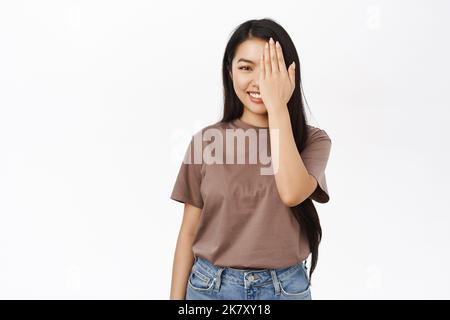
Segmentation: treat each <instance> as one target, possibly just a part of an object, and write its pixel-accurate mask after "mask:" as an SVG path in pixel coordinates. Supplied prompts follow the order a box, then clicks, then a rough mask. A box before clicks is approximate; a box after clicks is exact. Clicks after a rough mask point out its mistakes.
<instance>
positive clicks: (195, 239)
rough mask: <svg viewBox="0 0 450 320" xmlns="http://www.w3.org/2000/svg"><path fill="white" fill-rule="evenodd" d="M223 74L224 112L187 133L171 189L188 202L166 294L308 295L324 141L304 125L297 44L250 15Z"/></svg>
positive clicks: (323, 196) (323, 193)
mask: <svg viewBox="0 0 450 320" xmlns="http://www.w3.org/2000/svg"><path fill="white" fill-rule="evenodd" d="M222 76H223V83H224V95H225V96H224V113H223V117H222V119H221V120H220V121H218V122H216V123H214V124H211V125H209V126H207V127H205V128H203V129H201V130H200V131H199V132H197V133H196V134H194V135H193V137H192V139H191V142H190V144H189V147H188V150H187V152H186V156H185V158H184V160H183V163H182V164H181V167H180V171H179V173H178V176H177V179H176V182H175V185H174V188H173V191H172V194H171V199H173V200H176V201H179V202H182V203H184V204H185V206H184V215H183V220H182V225H181V228H180V233H179V236H178V240H177V246H176V250H175V257H174V263H173V271H172V286H171V295H170V298H171V299H187V300H191V299H228V300H230V299H236V300H237V299H238V300H246V299H258V300H259V299H264V300H271V299H311V290H310V285H311V281H310V280H311V275H312V272H313V271H314V268H315V267H316V264H317V256H318V247H319V243H320V240H321V236H322V230H321V227H320V222H319V217H318V215H317V212H316V210H315V207H314V204H313V203H312V200H315V201H317V202H320V203H325V202H328V201H329V194H328V189H327V184H326V180H325V168H326V165H327V161H328V158H329V154H330V148H331V140H330V138H329V136H328V135H327V133H326V132H325V131H324V130H322V129H319V128H317V127H314V126H311V125H309V124H307V123H306V117H305V112H304V105H303V99H302V98H303V97H302V93H301V90H300V89H301V79H300V63H299V58H298V55H297V52H296V49H295V46H294V44H293V42H292V41H291V39H290V37H289V35H288V34H287V32H286V31H285V30H284V29H283V28H282V27H281V26H280V25H279V24H278V23H276V22H274V21H273V20H271V19H261V20H250V21H247V22H245V23H243V24H241V25H240V26H239V27H238V28H237V29H236V30H235V32H234V33H233V34H232V36H231V38H230V40H229V42H228V44H227V46H226V50H225V54H224V58H223V66H222ZM247 138H248V139H247ZM236 141H237V142H238V143H237V144H238V145H239V144H240V142H239V141H241V142H242V141H244V142H245V144H244V148H243V149H242V148H240V149H239V150H236V149H237V148H236V144H235V142H236ZM247 142H248V144H247ZM241 146H242V144H241ZM264 150H266V151H267V152H266V153H267V154H268V155H269V158H268V159H269V160H270V166H267V161H263V162H264V163H261V159H263V160H267V158H266V157H265V154H266V153H265V152H264ZM236 151H237V152H236ZM255 155H258V156H259V159H260V162H257V163H255V161H251V160H254V159H255V157H254V156H255ZM242 160H244V161H242ZM310 254H311V264H310V271H309V274H308V272H307V271H308V268H307V264H306V262H307V258H308V256H309V255H310Z"/></svg>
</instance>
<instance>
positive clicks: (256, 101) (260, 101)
mask: <svg viewBox="0 0 450 320" xmlns="http://www.w3.org/2000/svg"><path fill="white" fill-rule="evenodd" d="M247 94H248V96H249V98H250V100H251V101H252V102H254V103H258V104H263V101H262V99H259V98H254V97H252V96H251V95H250V93H248V92H247Z"/></svg>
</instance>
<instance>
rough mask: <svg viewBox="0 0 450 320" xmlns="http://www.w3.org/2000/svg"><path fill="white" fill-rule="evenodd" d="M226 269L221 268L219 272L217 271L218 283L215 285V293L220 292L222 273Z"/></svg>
mask: <svg viewBox="0 0 450 320" xmlns="http://www.w3.org/2000/svg"><path fill="white" fill-rule="evenodd" d="M224 269H225V268H224V267H219V271H217V274H216V277H215V280H216V283H215V286H214V290H215V291H219V289H220V283H221V279H222V271H223V270H224Z"/></svg>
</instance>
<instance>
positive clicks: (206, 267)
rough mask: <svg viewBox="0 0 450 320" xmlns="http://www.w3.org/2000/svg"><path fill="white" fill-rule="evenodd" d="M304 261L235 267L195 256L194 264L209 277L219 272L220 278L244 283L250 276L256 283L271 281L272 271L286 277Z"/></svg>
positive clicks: (281, 277)
mask: <svg viewBox="0 0 450 320" xmlns="http://www.w3.org/2000/svg"><path fill="white" fill-rule="evenodd" d="M305 261H306V260H305ZM305 261H301V262H299V263H296V264H294V265H291V266H288V267H284V268H278V269H236V268H232V267H221V266H216V265H214V264H213V263H211V262H210V261H209V260H207V259H205V258H203V257H200V256H195V263H194V265H195V266H196V267H198V268H200V269H202V271H203V272H204V273H206V274H207V275H209V276H210V277H215V276H216V275H217V274H218V273H219V274H220V276H221V277H222V278H224V279H226V280H228V281H229V282H232V283H235V284H240V285H244V284H245V282H246V281H248V280H249V277H250V279H251V281H252V283H254V284H255V285H257V284H261V283H266V282H268V281H271V280H272V279H273V273H276V276H277V277H278V278H280V279H283V278H286V277H288V276H289V275H290V274H291V273H292V272H294V271H296V270H297V269H298V268H300V267H302V266H303V265H304V263H305Z"/></svg>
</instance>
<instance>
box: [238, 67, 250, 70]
mask: <svg viewBox="0 0 450 320" xmlns="http://www.w3.org/2000/svg"><path fill="white" fill-rule="evenodd" d="M244 68H247V69H248V68H249V67H240V68H238V69H239V70H243V69H244Z"/></svg>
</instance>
